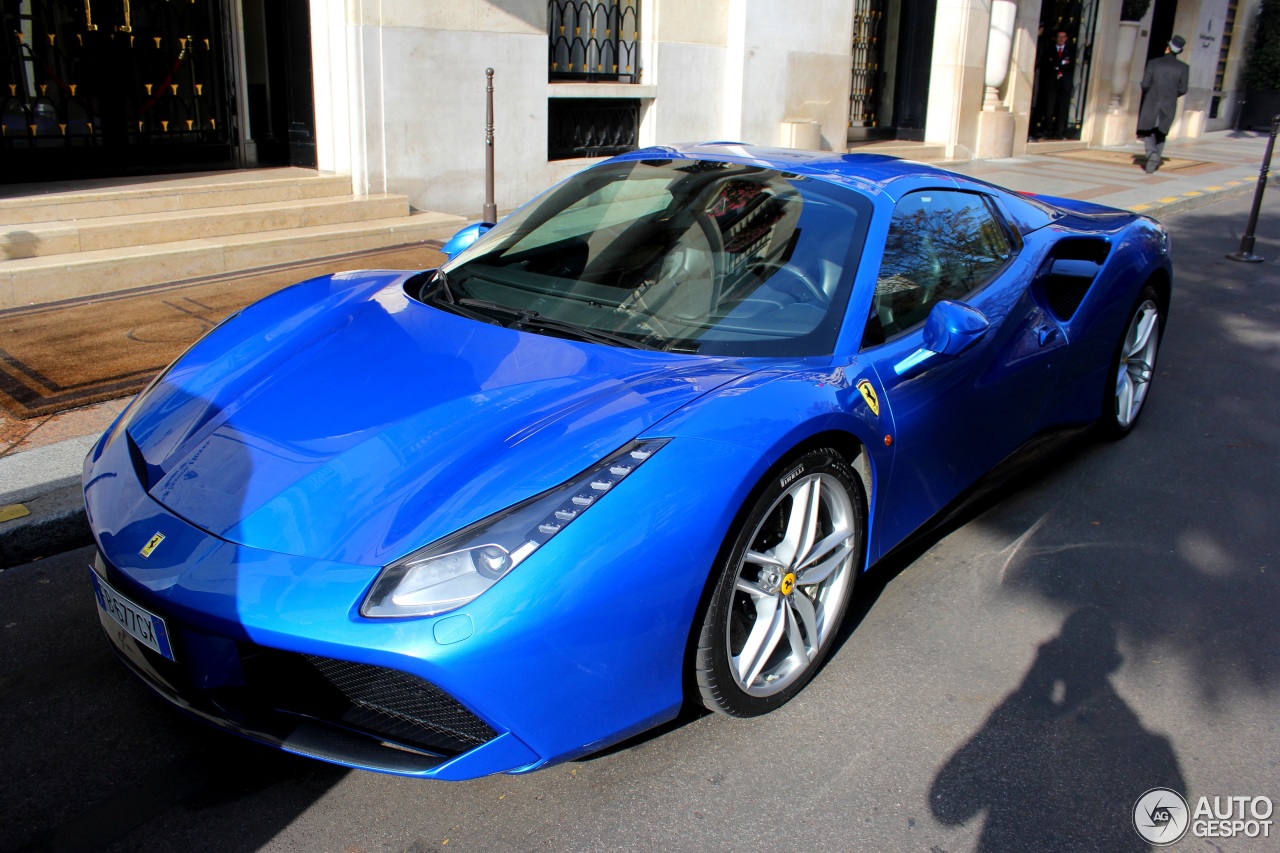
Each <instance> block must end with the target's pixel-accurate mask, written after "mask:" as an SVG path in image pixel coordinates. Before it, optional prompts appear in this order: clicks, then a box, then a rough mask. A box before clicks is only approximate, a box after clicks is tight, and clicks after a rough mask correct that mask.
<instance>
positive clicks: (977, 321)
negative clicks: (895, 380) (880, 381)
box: [893, 299, 991, 376]
mask: <svg viewBox="0 0 1280 853" xmlns="http://www.w3.org/2000/svg"><path fill="white" fill-rule="evenodd" d="M989 328H991V321H989V320H988V319H987V318H986V316H985V315H984V314H983V313H982V312H981V311H979V310H978V309H977V308H970V307H969V306H968V305H965V304H964V303H963V302H953V301H951V300H949V299H946V300H943V301H942V302H939V303H937V304H936V305H934V306H933V308H932V309H931V310H930V311H929V316H928V317H926V318H925V321H924V346H922V347H921V348H920V349H918V350H916V351H915V352H913V353H911V355H909V356H907V357H906V358H904V359H903V360H902V361H900V362H898V363H897V364H895V365H894V366H893V372H894V373H896V374H898V375H899V376H913V375H915V374H917V373H920V372H921V371H923V370H924V369H925V368H926V367H927V366H928V365H929V363H930V362H932V361H933V360H934V359H935V358H937V357H938V356H943V355H946V356H951V357H953V358H954V357H955V356H957V355H959V354H960V353H962V352H964V351H965V350H967V349H968V348H969V347H971V346H973V345H974V344H976V343H977V342H978V341H979V340H981V339H982V336H983V335H985V334H986V333H987V329H989Z"/></svg>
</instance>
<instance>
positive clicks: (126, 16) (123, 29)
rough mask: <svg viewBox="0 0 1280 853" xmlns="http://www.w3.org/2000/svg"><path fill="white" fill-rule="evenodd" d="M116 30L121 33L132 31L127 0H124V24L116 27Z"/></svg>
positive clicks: (87, 0)
mask: <svg viewBox="0 0 1280 853" xmlns="http://www.w3.org/2000/svg"><path fill="white" fill-rule="evenodd" d="M88 2H89V0H85V3H88ZM116 31H117V32H121V33H131V32H133V21H132V20H131V16H130V13H129V0H124V26H123V27H116Z"/></svg>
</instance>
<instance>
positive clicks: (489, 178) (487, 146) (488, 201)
mask: <svg viewBox="0 0 1280 853" xmlns="http://www.w3.org/2000/svg"><path fill="white" fill-rule="evenodd" d="M484 76H485V81H486V82H485V88H484V99H485V104H484V107H485V112H484V116H485V124H484V221H485V222H497V221H498V205H497V204H495V203H494V201H493V69H492V68H486V69H485V70H484ZM1271 136H1272V139H1274V138H1275V134H1274V133H1273V134H1272V135H1271Z"/></svg>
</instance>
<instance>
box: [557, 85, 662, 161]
mask: <svg viewBox="0 0 1280 853" xmlns="http://www.w3.org/2000/svg"><path fill="white" fill-rule="evenodd" d="M639 131H640V99H639V98H552V99H551V100H550V101H548V102H547V159H548V160H568V159H571V158H574V157H612V156H614V155H615V154H622V153H624V152H627V151H634V150H636V148H637V147H639V146H638V145H637V139H638V138H639Z"/></svg>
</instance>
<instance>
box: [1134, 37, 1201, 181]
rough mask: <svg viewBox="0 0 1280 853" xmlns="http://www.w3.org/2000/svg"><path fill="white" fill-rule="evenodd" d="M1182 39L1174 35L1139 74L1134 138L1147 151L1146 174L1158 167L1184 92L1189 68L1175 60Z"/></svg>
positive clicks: (1180, 51)
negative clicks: (1140, 79)
mask: <svg viewBox="0 0 1280 853" xmlns="http://www.w3.org/2000/svg"><path fill="white" fill-rule="evenodd" d="M1186 45H1187V42H1186V40H1185V39H1184V38H1183V37H1182V36H1174V37H1173V38H1172V39H1170V41H1169V46H1168V47H1166V48H1165V50H1164V55H1163V56H1157V57H1156V58H1155V59H1153V60H1151V61H1150V62H1148V63H1147V70H1146V73H1144V74H1143V75H1142V94H1143V98H1142V109H1141V110H1140V111H1139V113H1138V136H1140V137H1142V141H1143V143H1144V145H1145V146H1146V149H1147V164H1146V166H1145V167H1144V169H1145V170H1146V173H1147V174H1148V175H1149V174H1151V173H1152V172H1154V171H1155V170H1156V169H1159V168H1160V163H1161V160H1162V159H1163V155H1164V138H1165V136H1166V135H1167V134H1168V133H1169V127H1170V126H1171V125H1172V124H1173V119H1174V117H1175V116H1176V115H1177V107H1178V98H1180V97H1182V96H1183V95H1185V94H1186V93H1187V80H1188V78H1189V77H1190V74H1191V69H1190V68H1189V67H1187V64H1186V63H1185V62H1183V61H1182V60H1180V59H1178V54H1180V53H1182V49H1183V48H1184V47H1186Z"/></svg>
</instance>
